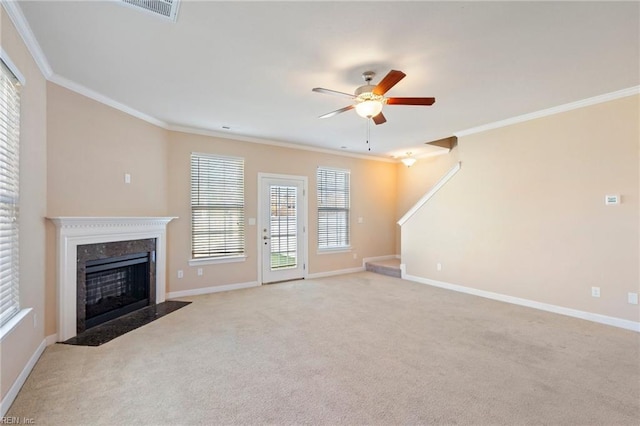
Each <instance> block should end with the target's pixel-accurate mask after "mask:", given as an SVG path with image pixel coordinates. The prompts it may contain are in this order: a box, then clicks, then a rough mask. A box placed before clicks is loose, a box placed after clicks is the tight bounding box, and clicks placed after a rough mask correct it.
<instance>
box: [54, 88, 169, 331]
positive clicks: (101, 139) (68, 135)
mask: <svg viewBox="0 0 640 426" xmlns="http://www.w3.org/2000/svg"><path fill="white" fill-rule="evenodd" d="M47 119H48V127H47V145H48V150H47V163H48V169H47V183H48V197H47V216H49V217H53V216H167V213H168V210H167V208H168V191H167V187H168V185H167V168H168V157H167V143H168V131H167V130H165V129H163V128H160V127H158V126H155V125H153V124H150V123H148V122H146V121H143V120H141V119H138V118H136V117H132V116H130V115H128V114H125V113H123V112H121V111H119V110H116V109H114V108H112V107H109V106H107V105H104V104H102V103H100V102H97V101H94V100H92V99H90V98H87V97H85V96H83V95H81V94H78V93H75V92H73V91H70V90H68V89H66V88H64V87H61V86H59V85H57V84H54V83H51V82H49V83H47ZM125 173H127V174H129V175H130V176H131V183H125V179H124V175H125ZM46 301H47V303H46V333H47V335H51V334H55V333H56V327H57V326H56V309H57V293H56V231H55V226H54V225H53V224H52V223H50V222H49V221H47V289H46Z"/></svg>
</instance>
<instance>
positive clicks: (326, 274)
mask: <svg viewBox="0 0 640 426" xmlns="http://www.w3.org/2000/svg"><path fill="white" fill-rule="evenodd" d="M362 271H364V266H358V267H357V268H349V269H339V270H336V271H327V272H316V273H315V274H308V275H307V278H308V279H310V280H312V279H315V278H326V277H333V276H336V275H345V274H355V273H356V272H362Z"/></svg>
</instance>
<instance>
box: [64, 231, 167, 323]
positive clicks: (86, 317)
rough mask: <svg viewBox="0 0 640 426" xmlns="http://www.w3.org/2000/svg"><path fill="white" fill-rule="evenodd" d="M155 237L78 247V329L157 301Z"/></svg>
mask: <svg viewBox="0 0 640 426" xmlns="http://www.w3.org/2000/svg"><path fill="white" fill-rule="evenodd" d="M155 253H156V240H155V238H148V239H142V240H130V241H117V242H108V243H97V244H88V245H79V246H78V267H77V271H78V278H77V293H78V297H77V317H76V332H77V333H82V332H83V331H85V330H86V329H89V328H91V327H94V326H96V325H99V324H102V323H103V322H106V321H109V320H112V319H115V318H118V317H120V316H122V315H126V314H128V313H130V312H133V311H136V310H138V309H140V308H144V307H145V306H149V305H153V304H155V297H154V296H155V269H156V264H155Z"/></svg>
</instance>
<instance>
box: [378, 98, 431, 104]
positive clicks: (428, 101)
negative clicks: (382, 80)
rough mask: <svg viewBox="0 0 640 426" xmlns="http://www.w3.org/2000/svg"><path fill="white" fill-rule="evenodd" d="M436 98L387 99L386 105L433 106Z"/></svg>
mask: <svg viewBox="0 0 640 426" xmlns="http://www.w3.org/2000/svg"><path fill="white" fill-rule="evenodd" d="M435 101H436V98H387V104H388V105H433V104H434V102H435Z"/></svg>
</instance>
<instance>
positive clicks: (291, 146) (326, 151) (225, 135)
mask: <svg viewBox="0 0 640 426" xmlns="http://www.w3.org/2000/svg"><path fill="white" fill-rule="evenodd" d="M166 129H167V130H170V131H173V132H182V133H190V134H193V135H201V136H212V137H216V138H222V139H233V140H238V141H242V142H250V143H257V144H261V145H270V146H277V147H280V148H289V149H296V150H302V151H313V152H319V153H322V154H331V155H339V156H342V157H352V158H359V159H361V160H371V161H381V162H383V163H396V162H397V161H396V160H393V159H389V158H385V157H377V156H373V155H365V154H356V153H352V152H344V151H337V150H333V149H327V148H318V147H314V146H310V145H302V144H295V143H291V142H282V141H274V140H271V139H262V138H256V137H254V136H244V135H237V134H229V133H224V132H218V131H215V130H207V129H199V128H195V127H188V126H179V125H174V124H170V125H169V126H168V127H166Z"/></svg>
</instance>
